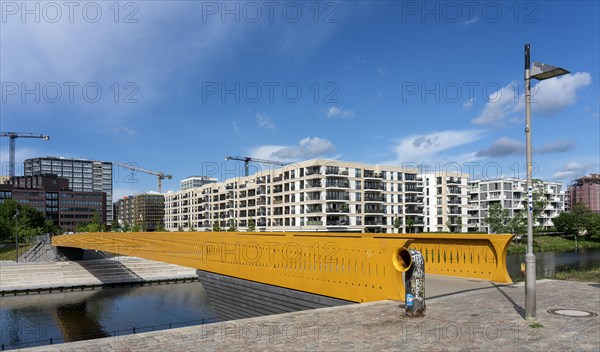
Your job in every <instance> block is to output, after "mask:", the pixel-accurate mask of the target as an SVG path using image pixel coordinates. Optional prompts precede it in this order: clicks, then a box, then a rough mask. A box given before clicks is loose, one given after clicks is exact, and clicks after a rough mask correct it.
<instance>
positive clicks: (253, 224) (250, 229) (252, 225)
mask: <svg viewBox="0 0 600 352" xmlns="http://www.w3.org/2000/svg"><path fill="white" fill-rule="evenodd" d="M255 231H256V222H255V221H254V218H250V219H249V220H248V232H255Z"/></svg>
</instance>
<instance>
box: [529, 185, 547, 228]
mask: <svg viewBox="0 0 600 352" xmlns="http://www.w3.org/2000/svg"><path fill="white" fill-rule="evenodd" d="M531 203H532V205H533V230H534V231H535V232H539V230H540V229H541V227H542V226H541V225H537V226H536V221H538V220H539V219H541V216H542V214H543V213H544V208H546V206H547V205H548V200H547V199H546V197H545V196H544V182H543V181H542V180H533V192H532V194H531ZM523 205H524V208H525V209H527V210H528V207H529V205H528V204H527V193H525V197H524V200H523Z"/></svg>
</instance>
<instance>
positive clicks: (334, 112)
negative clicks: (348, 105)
mask: <svg viewBox="0 0 600 352" xmlns="http://www.w3.org/2000/svg"><path fill="white" fill-rule="evenodd" d="M325 115H326V116H327V117H329V118H334V117H346V118H351V117H354V116H355V114H354V111H352V110H350V109H342V108H338V107H337V106H332V107H330V108H329V109H327V110H326V111H325Z"/></svg>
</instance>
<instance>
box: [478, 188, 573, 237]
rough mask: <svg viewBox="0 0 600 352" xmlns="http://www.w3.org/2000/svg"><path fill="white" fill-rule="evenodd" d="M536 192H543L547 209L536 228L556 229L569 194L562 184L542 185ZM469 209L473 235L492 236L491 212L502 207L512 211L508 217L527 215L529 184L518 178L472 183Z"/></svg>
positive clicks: (536, 222)
mask: <svg viewBox="0 0 600 352" xmlns="http://www.w3.org/2000/svg"><path fill="white" fill-rule="evenodd" d="M534 192H540V193H541V194H542V196H543V197H544V198H545V199H546V201H547V205H546V207H545V208H544V211H543V212H542V213H541V215H540V217H539V218H537V219H534V224H535V225H536V226H541V227H544V228H548V227H552V226H554V224H553V223H552V219H553V218H555V217H557V216H558V215H559V214H560V213H561V212H563V211H564V209H565V193H564V191H563V190H562V184H561V183H557V182H548V181H542V182H541V183H540V184H538V188H537V189H535V190H534ZM468 193H469V205H468V207H467V212H468V214H469V220H468V223H467V228H468V231H469V232H475V231H482V232H489V231H490V229H489V226H488V224H486V222H485V218H486V217H487V213H488V210H489V208H490V207H491V206H492V205H494V204H500V205H502V207H503V208H505V209H507V210H508V216H509V217H511V218H512V217H514V216H515V215H517V214H518V213H519V212H522V211H525V210H526V208H525V204H526V201H527V198H526V197H527V182H526V180H522V179H516V178H501V179H492V180H472V181H469V187H468Z"/></svg>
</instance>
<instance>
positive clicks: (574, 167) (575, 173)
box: [552, 161, 590, 180]
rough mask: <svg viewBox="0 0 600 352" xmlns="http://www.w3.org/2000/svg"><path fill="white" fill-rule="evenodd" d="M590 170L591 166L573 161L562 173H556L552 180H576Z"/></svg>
mask: <svg viewBox="0 0 600 352" xmlns="http://www.w3.org/2000/svg"><path fill="white" fill-rule="evenodd" d="M589 168H590V165H587V164H581V163H578V162H575V161H573V162H570V163H568V164H567V165H565V166H564V167H563V168H562V170H561V171H558V172H555V173H554V174H553V175H552V178H553V179H556V180H564V179H568V180H571V179H575V178H577V177H579V176H582V175H585V174H586V173H587V171H588V170H589Z"/></svg>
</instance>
